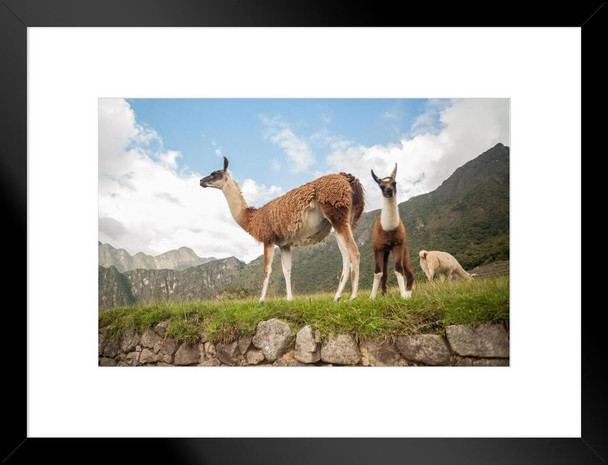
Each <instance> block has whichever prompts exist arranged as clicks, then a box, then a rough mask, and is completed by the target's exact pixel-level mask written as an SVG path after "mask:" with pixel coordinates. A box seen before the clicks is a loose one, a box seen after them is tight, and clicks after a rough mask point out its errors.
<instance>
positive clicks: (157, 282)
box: [98, 257, 245, 309]
mask: <svg viewBox="0 0 608 465" xmlns="http://www.w3.org/2000/svg"><path fill="white" fill-rule="evenodd" d="M244 266H245V263H243V262H242V261H240V260H238V259H236V258H234V257H229V258H223V259H219V260H213V261H211V262H208V263H205V264H202V265H198V266H193V267H190V268H187V269H185V270H181V271H180V270H169V269H161V270H146V269H136V270H131V271H127V272H125V273H121V272H119V271H118V270H117V269H116V267H115V266H110V267H109V268H106V267H103V266H99V296H98V298H99V308H100V309H103V308H110V307H118V306H123V305H132V304H135V303H145V302H157V301H162V300H197V299H209V298H211V297H213V296H214V295H216V294H217V293H218V292H220V291H222V290H224V289H226V288H228V287H229V284H230V283H232V282H233V281H234V279H235V277H237V276H238V275H239V273H240V272H241V271H242V269H243V267H244Z"/></svg>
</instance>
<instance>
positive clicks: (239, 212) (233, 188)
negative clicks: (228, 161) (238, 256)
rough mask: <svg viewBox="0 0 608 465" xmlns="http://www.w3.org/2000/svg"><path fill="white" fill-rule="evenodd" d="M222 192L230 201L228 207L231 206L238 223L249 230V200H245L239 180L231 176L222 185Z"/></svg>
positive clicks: (231, 211)
mask: <svg viewBox="0 0 608 465" xmlns="http://www.w3.org/2000/svg"><path fill="white" fill-rule="evenodd" d="M222 192H223V193H224V196H225V197H226V200H227V201H228V207H229V208H230V213H232V217H233V218H234V221H236V222H237V224H238V225H239V226H240V227H241V228H243V229H244V230H245V231H247V227H248V226H249V218H248V215H247V209H248V208H249V207H248V206H247V202H245V198H244V197H243V194H242V193H241V189H240V188H239V185H238V184H237V182H236V181H235V180H234V179H233V178H232V177H231V178H230V179H229V180H228V181H227V182H226V184H224V187H222Z"/></svg>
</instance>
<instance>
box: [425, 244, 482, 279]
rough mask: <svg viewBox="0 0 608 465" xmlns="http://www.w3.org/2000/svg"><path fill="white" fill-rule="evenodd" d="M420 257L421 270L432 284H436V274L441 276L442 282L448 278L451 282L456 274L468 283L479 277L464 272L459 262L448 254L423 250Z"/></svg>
mask: <svg viewBox="0 0 608 465" xmlns="http://www.w3.org/2000/svg"><path fill="white" fill-rule="evenodd" d="M418 255H419V256H420V268H422V271H424V274H425V275H426V277H427V278H428V279H429V281H430V282H432V283H434V282H435V279H434V277H435V274H436V273H437V274H438V275H439V279H440V280H441V282H443V281H445V279H446V278H447V279H448V281H450V280H451V279H452V276H453V275H454V273H455V274H456V275H458V276H460V277H461V278H462V279H464V280H467V281H468V280H469V279H471V278H472V277H473V276H477V275H475V274H469V273H467V272H466V271H464V269H463V268H462V266H460V263H458V260H456V259H455V258H454V257H453V256H452V255H450V254H449V253H447V252H439V251H437V250H433V251H431V252H427V251H426V250H421V251H420V253H419V254H418Z"/></svg>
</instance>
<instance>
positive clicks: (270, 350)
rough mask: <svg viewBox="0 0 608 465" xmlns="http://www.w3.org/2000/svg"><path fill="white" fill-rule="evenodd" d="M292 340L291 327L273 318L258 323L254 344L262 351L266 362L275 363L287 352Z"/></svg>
mask: <svg viewBox="0 0 608 465" xmlns="http://www.w3.org/2000/svg"><path fill="white" fill-rule="evenodd" d="M292 340H293V336H292V335H291V328H290V327H289V325H288V324H287V323H284V322H282V321H279V320H277V319H276V318H272V319H271V320H268V321H261V322H260V323H258V327H257V329H256V332H255V336H253V339H252V342H253V345H254V346H255V347H256V348H258V349H261V350H262V352H263V353H264V357H265V358H266V360H268V361H269V362H274V361H275V360H276V359H278V358H279V357H280V356H281V355H283V354H284V353H285V352H287V348H288V347H289V344H291V341H292Z"/></svg>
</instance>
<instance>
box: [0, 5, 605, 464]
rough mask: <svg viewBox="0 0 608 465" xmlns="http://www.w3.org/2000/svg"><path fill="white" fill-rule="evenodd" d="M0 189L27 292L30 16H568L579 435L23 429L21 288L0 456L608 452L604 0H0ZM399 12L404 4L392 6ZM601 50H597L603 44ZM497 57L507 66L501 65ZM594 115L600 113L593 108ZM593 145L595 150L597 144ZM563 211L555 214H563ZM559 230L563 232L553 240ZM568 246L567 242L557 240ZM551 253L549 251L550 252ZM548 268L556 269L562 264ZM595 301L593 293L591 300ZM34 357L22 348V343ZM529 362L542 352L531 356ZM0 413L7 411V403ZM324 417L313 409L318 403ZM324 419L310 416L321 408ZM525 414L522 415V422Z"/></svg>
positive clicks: (583, 455)
mask: <svg viewBox="0 0 608 465" xmlns="http://www.w3.org/2000/svg"><path fill="white" fill-rule="evenodd" d="M0 3H1V4H0V63H1V69H2V71H1V73H0V79H1V82H2V86H1V90H0V92H1V94H2V99H1V102H2V104H1V105H0V134H1V137H0V167H1V169H0V176H2V182H1V183H0V189H2V195H1V196H0V199H1V200H0V202H1V210H0V211H2V212H3V217H4V220H5V226H4V227H3V228H2V229H3V234H4V236H5V238H4V241H3V244H4V245H5V247H7V248H10V249H11V250H12V252H14V253H15V255H16V258H15V260H13V263H15V264H17V266H15V267H14V268H13V270H12V273H11V276H12V277H11V278H10V289H11V291H13V292H18V295H21V296H23V295H25V296H27V294H28V292H35V289H28V287H27V258H28V255H27V28H28V27H74V26H82V27H101V26H132V27H150V26H155V27H175V26H189V27H202V26H271V27H274V26H289V27H302V26H343V27H349V26H363V27H371V26H373V27H392V26H400V27H409V26H416V27H426V26H433V27H451V26H467V27H479V26H483V27H507V26H519V27H573V28H581V34H582V69H581V72H582V82H583V91H582V95H581V98H582V112H583V113H582V114H583V118H582V121H581V124H582V126H581V127H582V169H583V171H582V173H583V174H582V176H583V179H582V181H583V192H582V219H583V222H582V224H581V228H582V229H581V231H582V234H583V244H582V249H581V256H582V269H583V270H584V271H583V273H582V377H581V383H582V385H581V387H582V416H581V425H582V428H581V430H582V435H581V437H580V438H535V439H529V438H483V439H482V438H466V439H462V438H403V439H394V438H393V439H391V438H310V439H304V438H285V439H278V438H259V439H254V438H216V439H212V438H191V439H186V438H181V439H169V438H146V439H143V438H133V439H116V438H107V439H101V438H89V439H51V438H46V439H44V438H27V396H26V393H27V355H28V354H27V298H26V300H25V301H24V303H23V304H22V305H20V306H19V305H17V306H16V308H12V309H11V311H8V309H5V312H4V319H3V320H4V322H5V324H6V328H7V330H6V331H5V332H4V333H5V334H4V335H3V339H4V341H7V342H8V346H9V347H10V348H11V352H10V354H11V355H10V356H7V357H5V358H4V365H5V370H4V375H3V383H2V384H3V390H4V392H5V396H4V400H5V409H4V410H5V413H4V414H3V415H2V422H3V430H4V431H6V432H7V433H6V434H5V435H4V437H3V438H2V446H1V451H0V460H1V461H2V463H3V464H4V463H7V464H11V463H35V462H34V460H35V457H37V456H38V457H43V458H47V459H50V458H53V459H56V460H58V461H60V462H61V463H73V462H74V463H82V462H83V461H84V460H87V458H88V457H91V456H94V458H95V459H97V460H101V461H108V462H112V463H123V462H133V461H134V460H137V461H140V462H144V463H146V462H150V463H157V462H165V463H178V462H179V463H182V462H183V463H214V464H215V463H226V464H228V463H230V464H232V463H249V464H250V463H264V464H271V463H290V464H299V463H302V464H305V463H306V464H311V463H314V464H318V463H349V464H356V463H362V464H363V463H365V464H367V463H401V462H402V463H442V464H443V463H451V464H459V463H466V464H477V463H479V464H488V463H492V464H502V463H505V464H506V463H517V464H527V463H551V464H562V463H563V464H566V463H568V464H570V463H572V464H601V463H606V460H607V459H608V441H607V438H608V422H607V420H606V416H605V411H606V392H607V390H606V382H605V381H602V375H603V374H604V373H606V365H607V364H606V355H605V354H604V350H603V345H604V343H603V342H604V341H603V333H604V332H605V328H606V325H605V322H606V316H605V313H606V312H605V310H603V309H602V308H601V307H602V305H601V302H602V301H601V299H600V300H594V293H595V295H597V296H598V297H599V293H598V292H597V289H601V283H600V279H601V278H602V277H603V274H604V273H594V272H592V271H586V270H587V267H588V266H592V264H593V263H592V262H593V260H592V258H590V256H591V254H592V252H593V249H592V247H595V245H594V244H601V243H602V242H601V238H600V237H601V236H600V234H601V233H602V231H601V230H598V226H597V224H595V222H594V224H593V225H591V224H590V218H593V217H596V215H597V212H598V210H596V207H594V205H593V202H594V200H600V201H601V200H602V198H601V197H598V195H599V194H596V193H595V192H593V191H592V189H593V187H594V186H598V185H599V186H601V185H602V182H601V179H600V176H602V172H601V170H598V169H597V167H596V165H595V161H596V159H595V157H596V156H602V155H603V156H605V148H603V144H601V142H602V141H601V139H602V138H603V133H604V132H605V131H602V129H603V127H602V126H601V125H603V119H602V118H601V117H598V116H597V114H596V113H595V112H596V111H598V109H599V110H600V111H601V109H602V108H603V107H605V90H604V89H603V87H604V86H605V81H604V82H602V84H603V86H601V87H600V79H603V76H604V73H603V72H602V70H601V67H602V62H603V61H605V58H602V57H603V55H601V54H600V52H599V50H600V49H601V48H603V47H602V44H605V34H603V31H605V30H606V28H605V26H606V17H607V15H608V6H605V3H603V2H602V1H601V0H600V1H597V2H578V3H577V4H575V5H567V6H564V5H561V7H560V6H559V5H558V4H556V3H555V2H540V3H535V4H532V2H528V3H526V4H524V3H522V4H517V5H516V4H513V3H507V4H504V5H502V6H501V5H494V4H492V3H491V2H486V3H485V4H481V3H479V4H477V3H466V4H463V3H461V2H450V3H447V4H445V5H437V4H436V3H435V2H427V3H425V4H423V3H422V2H418V4H403V5H399V4H398V3H397V2H385V1H380V2H374V4H373V5H371V6H368V7H366V8H357V7H355V3H352V2H345V1H334V2H331V3H330V2H327V1H325V2H323V1H318V0H314V1H306V2H304V1H301V0H297V1H290V2H281V1H278V0H258V1H256V2H253V1H252V2H247V1H238V0H203V1H195V0H103V1H89V0H80V1H73V0H47V1H36V0H0ZM404 7H405V9H406V10H407V12H408V14H407V15H405V14H403V13H402V12H401V11H402V8H404ZM604 53H605V51H604ZM507 65H508V64H507ZM604 120H605V118H604ZM602 149H603V153H602ZM564 220H565V221H568V218H567V216H566V217H565V218H564ZM565 240H566V239H565ZM566 246H567V245H566ZM556 253H560V252H559V251H556ZM556 279H562V280H564V283H566V281H567V279H568V272H567V266H566V265H565V267H564V270H562V271H560V272H559V273H557V276H556ZM596 302H599V303H596ZM30 356H34V354H30ZM539 363H541V362H539ZM7 409H8V410H9V411H10V413H6V410H7ZM321 417H322V415H321ZM320 421H322V418H320ZM525 421H526V419H525V418H522V422H525Z"/></svg>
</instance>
